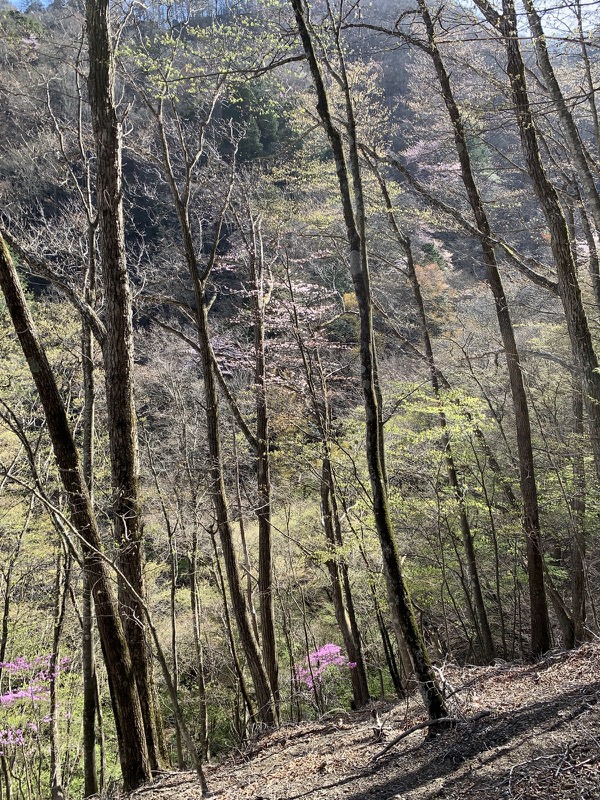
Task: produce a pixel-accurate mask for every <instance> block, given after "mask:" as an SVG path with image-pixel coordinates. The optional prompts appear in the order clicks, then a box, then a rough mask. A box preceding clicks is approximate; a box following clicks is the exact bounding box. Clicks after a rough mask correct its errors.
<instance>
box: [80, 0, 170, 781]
mask: <svg viewBox="0 0 600 800" xmlns="http://www.w3.org/2000/svg"><path fill="white" fill-rule="evenodd" d="M86 24H87V34H88V47H89V63H90V68H89V75H88V91H89V99H90V108H91V114H92V127H93V131H94V138H95V142H96V156H97V161H96V164H97V175H96V180H97V186H96V196H97V198H98V230H99V234H100V256H101V269H102V277H103V282H104V298H105V324H106V341H105V343H104V353H103V355H104V370H105V384H106V409H107V417H108V435H109V446H110V462H111V474H112V483H113V502H112V514H113V526H114V532H115V539H116V541H117V545H118V548H119V557H118V565H119V571H120V573H121V574H122V575H123V576H124V577H125V579H126V582H128V583H129V584H131V586H132V587H133V589H134V590H135V593H136V594H137V595H138V596H139V597H140V598H143V599H145V598H146V587H145V578H144V550H143V525H142V516H141V502H140V496H139V486H138V480H139V463H138V440H137V419H136V411H135V403H134V377H133V323H132V306H131V288H130V285H129V276H128V274H127V263H126V258H125V227H124V219H123V191H122V174H121V150H122V141H121V124H120V122H119V119H118V117H117V112H116V107H115V102H114V56H113V50H112V42H111V34H110V17H109V3H108V0H86ZM126 582H125V581H123V580H120V585H119V601H120V606H121V613H122V618H123V626H124V629H125V635H126V637H127V642H128V644H129V650H130V653H131V657H132V661H133V668H134V673H135V680H136V683H137V686H138V692H139V697H140V702H141V705H142V713H143V718H144V727H145V731H146V741H147V745H148V754H149V757H150V763H151V766H152V769H158V768H159V767H160V766H161V764H162V763H163V762H164V761H165V760H166V744H165V740H164V732H163V727H162V720H161V718H160V712H159V709H158V702H157V697H156V687H155V683H154V676H153V672H152V654H151V645H150V638H149V635H148V631H147V628H146V624H145V622H144V614H143V611H142V609H141V606H140V603H139V602H138V601H137V600H136V599H135V597H134V595H133V593H131V592H129V591H128V589H127V587H126Z"/></svg>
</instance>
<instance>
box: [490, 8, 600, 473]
mask: <svg viewBox="0 0 600 800" xmlns="http://www.w3.org/2000/svg"><path fill="white" fill-rule="evenodd" d="M475 3H476V5H477V6H478V8H479V9H480V10H481V12H482V13H483V14H484V16H485V17H486V19H487V21H488V22H489V23H490V25H492V26H493V27H494V29H495V30H498V31H499V32H500V33H501V35H502V37H503V41H504V46H505V49H506V55H507V64H506V71H507V75H508V79H509V82H510V87H511V93H512V99H513V104H514V109H515V115H516V119H517V125H518V129H519V136H520V139H521V148H522V151H523V155H524V157H525V163H526V167H527V172H528V173H529V177H530V179H531V183H532V185H533V188H534V190H535V193H536V194H537V196H538V200H539V203H540V207H541V209H542V211H543V213H544V216H545V218H546V223H547V225H548V230H549V233H550V246H551V250H552V255H553V257H554V263H555V266H556V272H557V278H558V293H559V296H560V299H561V302H562V305H563V309H564V313H565V319H566V323H567V330H568V332H569V338H570V341H571V347H572V350H573V355H574V358H575V361H576V363H577V364H578V366H579V369H580V370H581V375H582V379H583V387H584V390H585V404H586V408H587V413H588V422H589V426H590V439H591V445H592V452H593V454H594V463H595V467H596V475H597V476H598V477H599V478H600V370H599V369H598V358H597V355H596V352H595V349H594V344H593V340H592V335H591V332H590V328H589V325H588V320H587V317H586V314H585V310H584V307H583V302H582V299H581V290H580V288H579V282H578V279H577V270H576V267H575V261H574V258H573V252H572V249H571V240H570V237H569V230H568V227H567V222H566V219H565V215H564V213H563V210H562V208H561V205H560V201H559V197H558V192H557V190H556V187H555V186H554V184H553V183H551V181H550V180H549V178H548V175H547V173H546V170H545V168H544V164H543V162H542V157H541V154H540V149H539V143H538V134H537V129H536V125H535V122H534V119H533V115H532V112H531V105H530V102H529V94H528V90H527V80H526V72H525V65H524V63H523V57H522V55H521V48H520V45H519V36H518V30H517V15H516V11H515V5H514V0H502V14H501V15H500V14H498V13H497V12H496V11H495V10H494V9H493V8H492V7H491V5H490V4H489V2H488V0H475Z"/></svg>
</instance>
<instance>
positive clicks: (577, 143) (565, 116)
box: [525, 0, 600, 231]
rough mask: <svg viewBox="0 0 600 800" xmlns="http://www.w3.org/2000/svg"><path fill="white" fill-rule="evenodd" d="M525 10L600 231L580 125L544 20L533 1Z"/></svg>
mask: <svg viewBox="0 0 600 800" xmlns="http://www.w3.org/2000/svg"><path fill="white" fill-rule="evenodd" d="M525 10H526V12H527V19H528V21H529V27H530V29H531V33H532V35H533V44H534V46H535V54H536V58H537V63H538V66H539V68H540V72H541V73H542V78H543V79H544V83H545V84H546V88H547V89H548V93H549V94H550V97H551V99H552V102H553V103H554V106H555V107H556V110H557V112H558V116H559V118H560V121H561V123H562V128H563V131H564V134H565V137H566V139H567V143H568V145H569V156H570V157H571V159H572V160H573V163H574V165H575V169H576V171H577V175H578V177H579V180H580V182H581V186H582V189H583V195H584V197H585V200H586V205H587V206H588V207H589V209H590V212H591V215H592V218H593V220H594V224H595V226H596V230H597V231H600V194H598V189H597V188H596V183H595V181H594V177H593V175H592V172H591V170H590V167H589V163H588V159H587V155H586V152H585V149H584V146H583V142H582V141H581V137H580V135H579V131H578V129H577V125H576V124H575V120H574V119H573V115H572V114H571V111H570V110H569V107H568V105H567V103H566V101H565V98H564V96H563V93H562V90H561V88H560V84H559V82H558V80H557V78H556V74H555V72H554V67H553V66H552V62H551V60H550V54H549V53H548V46H547V44H546V36H545V34H544V29H543V26H542V20H541V19H540V16H539V14H538V13H537V11H536V8H535V5H534V2H533V0H525ZM584 47H585V44H584ZM584 63H585V60H584ZM594 121H595V123H597V122H598V120H597V119H596V120H594Z"/></svg>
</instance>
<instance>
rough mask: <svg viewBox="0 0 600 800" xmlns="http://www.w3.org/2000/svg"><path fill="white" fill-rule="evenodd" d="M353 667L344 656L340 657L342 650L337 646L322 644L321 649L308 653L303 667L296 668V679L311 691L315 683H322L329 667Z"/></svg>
mask: <svg viewBox="0 0 600 800" xmlns="http://www.w3.org/2000/svg"><path fill="white" fill-rule="evenodd" d="M355 666H356V664H353V663H352V662H351V661H348V659H347V658H346V656H344V655H342V649H341V647H338V645H337V644H331V643H329V644H324V645H323V647H320V648H319V649H318V650H315V651H314V652H313V653H309V655H308V658H306V659H305V660H304V665H300V666H298V667H296V678H297V679H298V683H300V684H304V685H305V686H307V687H308V688H309V689H313V688H314V685H315V683H321V682H322V678H323V674H324V673H325V671H326V670H328V669H329V668H330V667H337V668H338V669H342V668H344V667H349V668H350V669H353V668H354V667H355Z"/></svg>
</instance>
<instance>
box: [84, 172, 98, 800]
mask: <svg viewBox="0 0 600 800" xmlns="http://www.w3.org/2000/svg"><path fill="white" fill-rule="evenodd" d="M86 176H87V179H88V187H87V189H88V191H87V195H88V199H89V203H88V208H90V209H91V207H92V206H91V186H90V176H89V170H88V171H87V172H86ZM84 298H85V301H86V302H87V303H88V305H89V306H90V307H91V308H95V306H96V225H95V224H93V223H91V222H90V223H89V224H88V260H87V265H86V271H85V276H84ZM94 350H95V348H94V338H93V336H92V331H91V328H90V325H89V323H88V322H87V320H86V319H83V321H82V326H81V364H82V372H83V412H82V420H81V426H82V431H83V436H82V459H81V460H82V466H83V477H84V479H85V483H86V486H87V489H88V492H89V495H90V503H91V505H92V508H93V507H94V461H95V451H94V438H95V427H96V386H95V377H94ZM81 628H82V631H81V668H82V673H83V713H82V717H83V743H82V746H83V781H84V797H91V796H92V795H94V794H97V793H98V790H99V788H103V787H99V785H98V773H97V769H96V710H97V708H98V709H99V706H98V705H97V703H96V692H97V676H96V659H95V655H94V618H93V608H92V587H91V586H90V583H89V580H88V575H87V574H86V573H84V576H83V598H82V612H81Z"/></svg>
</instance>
